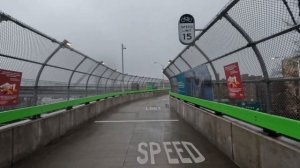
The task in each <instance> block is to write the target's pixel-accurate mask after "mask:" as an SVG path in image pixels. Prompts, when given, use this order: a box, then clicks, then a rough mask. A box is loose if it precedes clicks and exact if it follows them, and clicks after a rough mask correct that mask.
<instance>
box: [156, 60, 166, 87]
mask: <svg viewBox="0 0 300 168" xmlns="http://www.w3.org/2000/svg"><path fill="white" fill-rule="evenodd" d="M153 63H154V64H158V65H160V66H161V69H162V71H164V66H163V65H162V64H161V63H159V62H156V61H155V62H153ZM162 85H163V89H164V88H165V82H164V73H163V75H162Z"/></svg>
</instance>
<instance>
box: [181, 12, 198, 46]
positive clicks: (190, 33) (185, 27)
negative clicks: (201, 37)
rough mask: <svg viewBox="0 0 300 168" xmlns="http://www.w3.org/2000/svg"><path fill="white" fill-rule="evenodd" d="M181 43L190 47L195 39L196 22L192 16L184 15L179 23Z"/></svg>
mask: <svg viewBox="0 0 300 168" xmlns="http://www.w3.org/2000/svg"><path fill="white" fill-rule="evenodd" d="M178 33H179V41H180V42H181V43H182V44H184V45H188V44H191V43H192V42H193V41H194V39H195V20H194V17H193V16H192V15H190V14H184V15H182V16H181V17H180V19H179V21H178Z"/></svg>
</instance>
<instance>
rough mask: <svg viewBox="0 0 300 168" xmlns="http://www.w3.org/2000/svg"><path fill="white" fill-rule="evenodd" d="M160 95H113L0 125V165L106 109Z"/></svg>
mask: <svg viewBox="0 0 300 168" xmlns="http://www.w3.org/2000/svg"><path fill="white" fill-rule="evenodd" d="M163 94H167V92H166V91H158V92H155V93H152V92H149V93H140V94H131V95H126V96H120V97H113V98H108V99H105V100H100V101H97V102H92V103H90V104H88V105H81V106H78V107H74V108H73V109H71V110H61V111H57V112H53V113H50V114H45V115H42V117H41V118H38V119H35V120H25V121H22V122H18V123H14V124H10V125H6V126H2V127H0V168H7V167H12V165H13V164H14V163H15V162H17V161H19V160H21V159H23V158H24V157H26V156H28V155H30V154H31V153H32V152H34V151H36V150H37V149H39V148H41V147H43V146H45V145H47V144H49V143H50V142H52V141H53V140H56V139H58V138H60V137H61V136H63V135H64V134H66V133H67V132H69V131H71V130H72V129H75V128H77V127H79V126H80V125H81V124H83V123H85V122H87V121H88V120H90V119H92V118H94V117H96V116H97V115H99V114H101V113H102V112H104V111H106V110H108V109H109V108H112V107H115V106H117V105H121V104H123V103H127V102H130V101H135V100H140V99H143V98H148V97H154V96H158V95H163Z"/></svg>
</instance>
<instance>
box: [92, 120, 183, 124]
mask: <svg viewBox="0 0 300 168" xmlns="http://www.w3.org/2000/svg"><path fill="white" fill-rule="evenodd" d="M177 121H179V120H115V121H114V120H108V121H94V122H95V123H144V122H177Z"/></svg>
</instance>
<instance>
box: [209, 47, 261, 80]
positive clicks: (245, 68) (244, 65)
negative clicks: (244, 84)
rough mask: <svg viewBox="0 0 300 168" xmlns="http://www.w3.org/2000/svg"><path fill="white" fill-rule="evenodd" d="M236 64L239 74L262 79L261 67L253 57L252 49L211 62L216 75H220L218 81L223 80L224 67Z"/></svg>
mask: <svg viewBox="0 0 300 168" xmlns="http://www.w3.org/2000/svg"><path fill="white" fill-rule="evenodd" d="M233 62H238V64H239V68H240V74H241V75H242V76H243V75H246V76H247V75H249V76H260V77H262V71H261V67H260V65H259V63H258V61H257V59H256V57H255V54H254V52H253V50H252V49H245V50H243V51H241V52H238V53H235V54H232V55H230V56H228V57H225V58H224V59H220V60H217V61H214V62H213V65H214V66H215V68H216V71H217V73H218V74H219V75H220V79H225V72H224V66H225V65H228V64H231V63H233Z"/></svg>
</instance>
